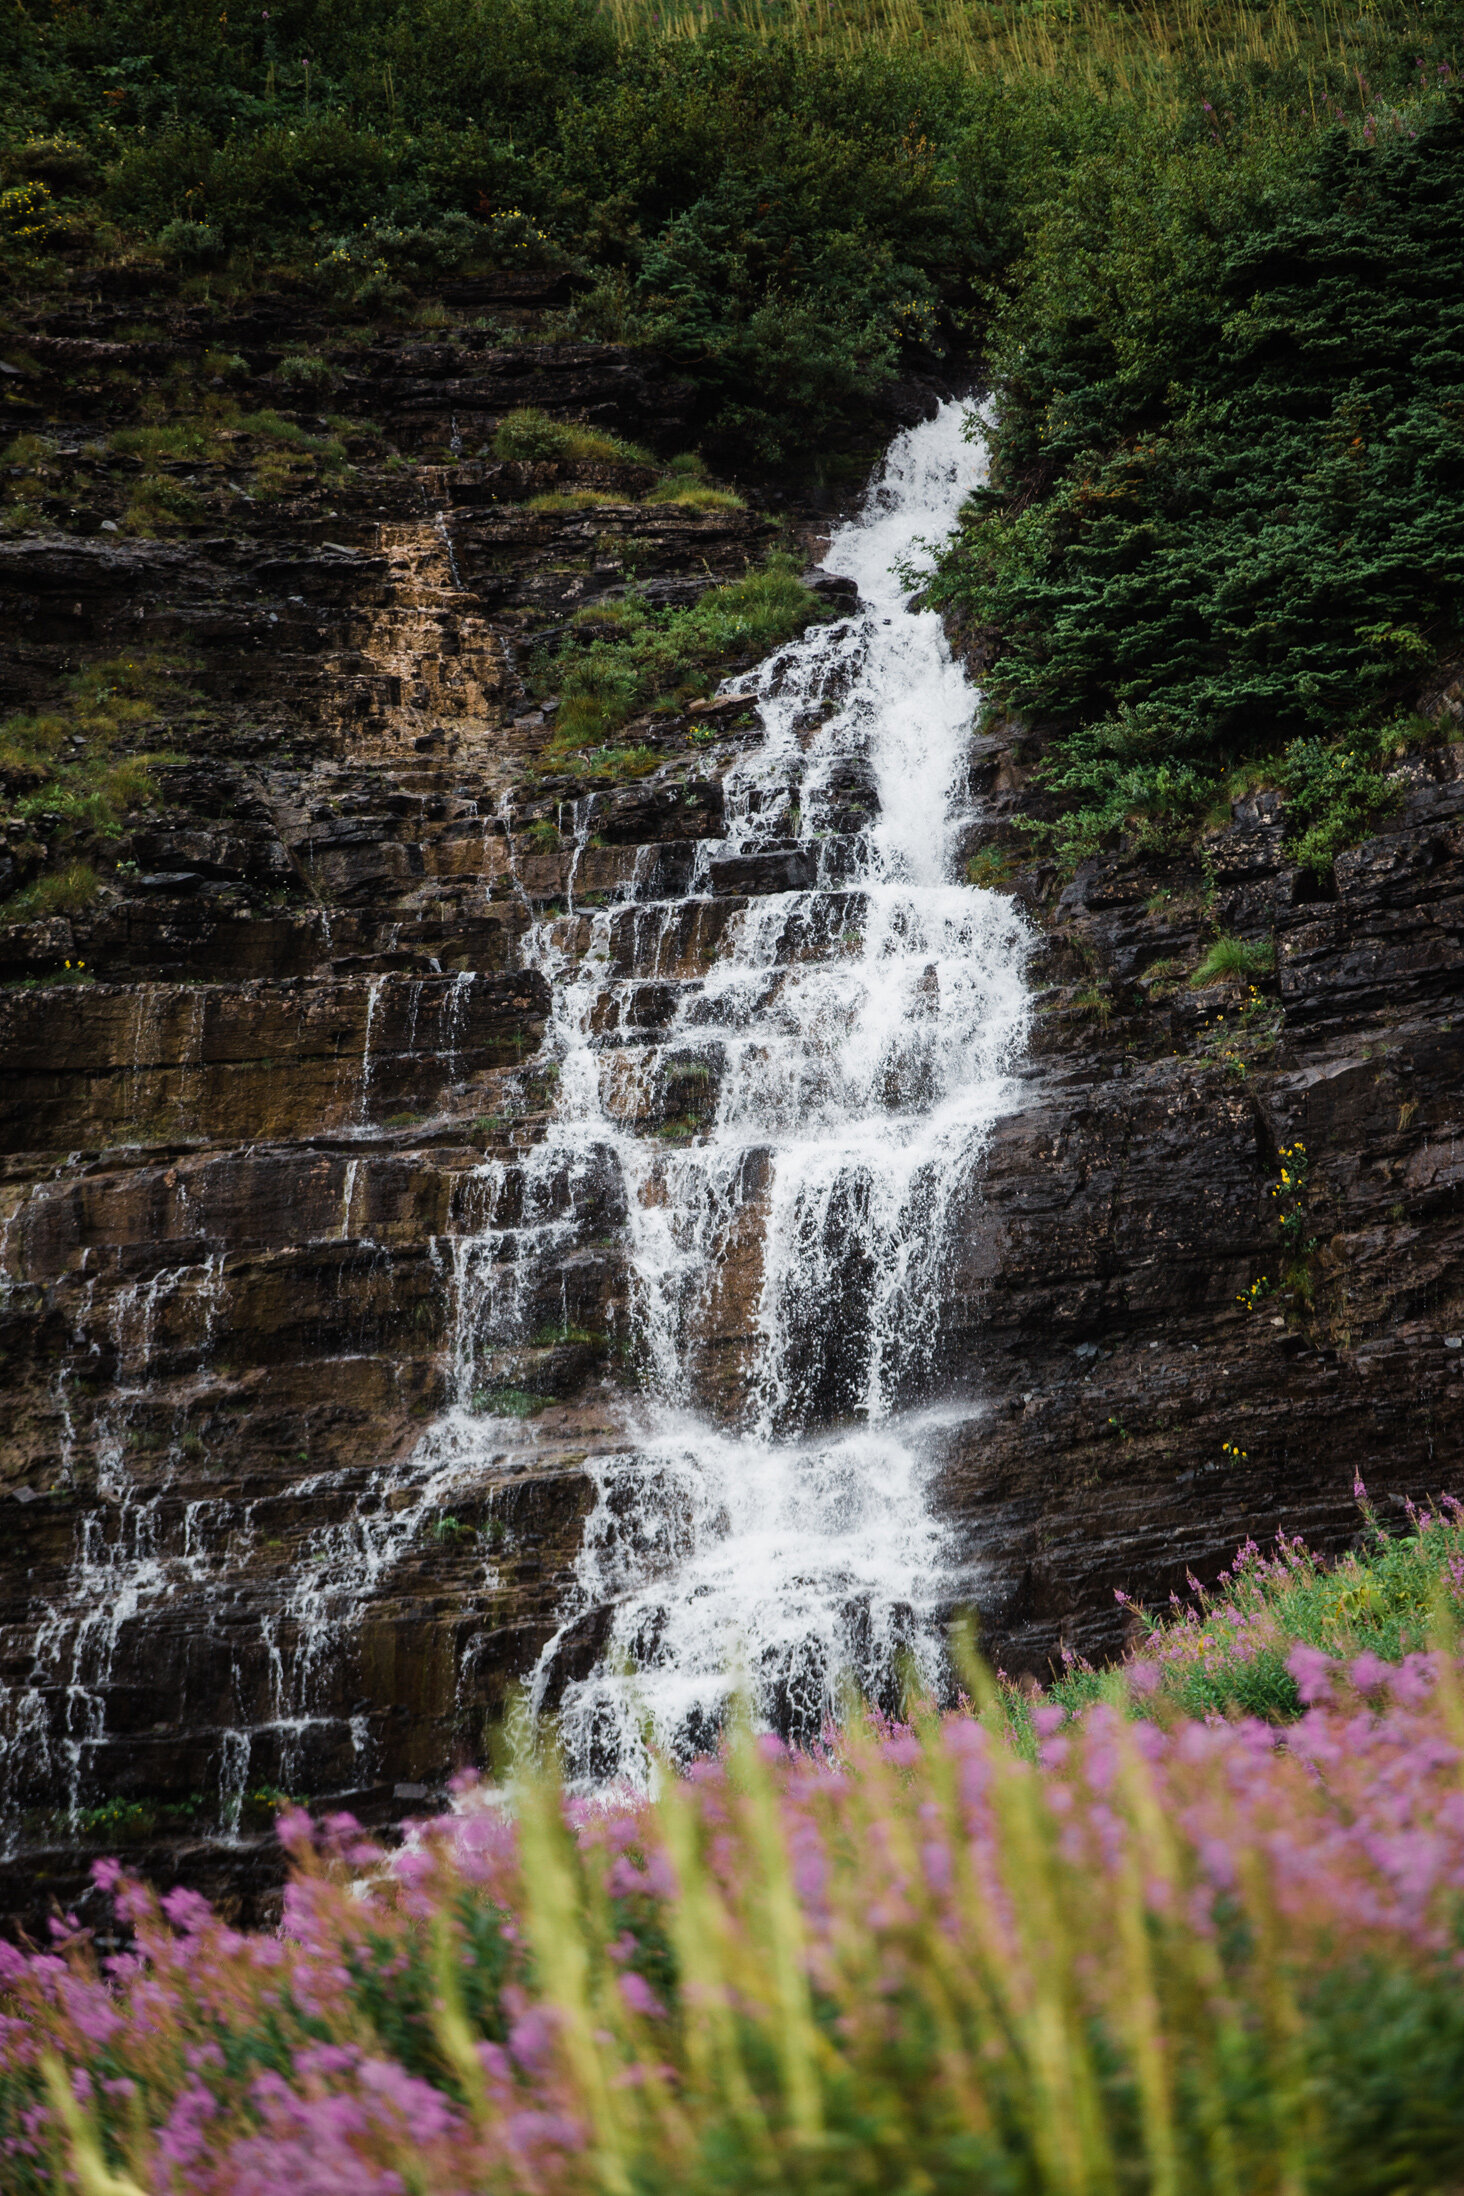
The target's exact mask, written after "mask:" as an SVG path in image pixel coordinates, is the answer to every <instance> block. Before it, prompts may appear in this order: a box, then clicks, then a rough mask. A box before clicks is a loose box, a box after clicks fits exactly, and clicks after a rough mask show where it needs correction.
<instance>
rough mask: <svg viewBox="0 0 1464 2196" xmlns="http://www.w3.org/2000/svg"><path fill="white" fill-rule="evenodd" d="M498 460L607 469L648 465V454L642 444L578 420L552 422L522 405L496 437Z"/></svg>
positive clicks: (497, 430) (500, 423) (505, 421)
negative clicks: (563, 462) (579, 464)
mask: <svg viewBox="0 0 1464 2196" xmlns="http://www.w3.org/2000/svg"><path fill="white" fill-rule="evenodd" d="M493 454H494V456H495V457H500V458H510V459H518V460H520V461H524V462H527V463H530V464H542V463H546V462H550V461H553V460H556V459H557V460H578V461H580V462H583V463H590V464H593V463H600V464H605V465H625V464H632V465H644V464H646V463H647V462H648V459H647V454H646V452H645V451H644V450H643V449H642V448H641V447H640V445H639V444H638V443H634V442H626V441H624V440H623V439H622V438H621V437H620V436H619V435H612V434H608V433H606V432H605V431H604V430H602V429H600V428H597V427H585V426H582V425H580V424H579V423H578V422H576V421H574V420H567V419H552V418H551V417H550V415H549V414H548V413H547V412H541V411H539V410H538V409H537V407H535V406H534V405H531V404H526V405H522V406H521V407H520V408H519V410H518V411H516V412H510V413H509V414H508V416H507V417H506V418H505V419H501V420H500V421H499V423H498V426H497V429H496V430H495V432H494V436H493Z"/></svg>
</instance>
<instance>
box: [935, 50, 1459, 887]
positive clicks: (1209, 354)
mask: <svg viewBox="0 0 1464 2196" xmlns="http://www.w3.org/2000/svg"><path fill="white" fill-rule="evenodd" d="M1105 223H1106V224H1108V226H1106V227H1105V226H1104V224H1105ZM994 409H995V422H996V423H995V427H994V431H993V436H992V441H993V449H994V457H995V474H996V486H995V487H994V488H993V489H992V490H991V491H988V492H987V493H986V494H985V495H984V496H983V497H982V498H980V499H979V508H978V509H977V510H976V511H975V512H974V513H973V515H972V518H971V521H970V523H969V524H968V526H967V527H966V529H965V531H964V534H963V536H962V537H961V539H960V540H959V542H958V543H957V544H956V546H955V547H954V548H953V549H952V550H951V551H950V552H949V553H948V554H947V556H946V557H945V558H944V559H943V562H942V569H941V571H940V574H939V576H938V578H937V580H936V582H935V584H934V586H933V588H932V591H931V592H932V598H933V599H934V600H937V601H939V602H942V603H944V604H945V605H946V606H947V607H949V608H950V609H952V610H953V611H955V612H956V613H957V614H958V615H960V616H961V617H963V618H964V619H966V620H967V621H968V622H969V624H970V625H971V627H972V628H973V629H975V630H976V631H977V632H979V633H980V634H982V635H983V636H984V639H985V645H986V649H987V654H988V656H989V658H990V660H991V663H992V669H991V671H990V674H989V683H990V688H991V691H992V693H993V696H994V697H995V698H996V699H998V700H999V701H1000V702H1002V703H1003V704H1005V705H1007V706H1010V707H1014V708H1017V709H1020V710H1022V711H1025V712H1027V713H1028V714H1029V715H1030V716H1031V717H1032V718H1033V719H1034V720H1036V721H1037V722H1039V723H1041V724H1042V725H1044V726H1045V727H1047V728H1049V729H1050V730H1052V731H1054V732H1056V733H1057V734H1058V735H1059V736H1060V746H1059V749H1058V753H1057V755H1056V757H1055V758H1054V759H1053V760H1052V761H1051V762H1050V763H1049V765H1048V768H1047V773H1046V776H1047V782H1048V783H1049V784H1050V786H1051V787H1052V788H1053V790H1054V791H1056V792H1057V793H1058V794H1059V795H1060V796H1061V798H1062V803H1063V806H1064V807H1065V809H1066V810H1067V814H1066V815H1065V816H1064V817H1063V819H1062V821H1061V822H1059V823H1058V824H1056V825H1055V826H1049V827H1048V832H1049V835H1050V836H1053V837H1055V838H1056V839H1057V841H1058V843H1059V846H1060V847H1061V848H1062V850H1063V851H1065V852H1067V853H1069V854H1077V853H1081V852H1084V851H1087V850H1088V849H1090V848H1091V847H1093V846H1094V845H1096V844H1098V843H1100V842H1101V841H1102V839H1103V838H1104V837H1105V836H1106V835H1107V834H1109V833H1110V832H1113V831H1115V830H1119V829H1123V828H1125V827H1127V828H1137V829H1138V830H1139V831H1140V834H1141V836H1147V837H1148V838H1150V839H1162V838H1163V837H1164V836H1166V834H1169V835H1172V833H1173V831H1174V829H1175V828H1176V826H1177V825H1180V824H1183V823H1184V822H1186V821H1188V820H1192V819H1193V818H1194V817H1195V816H1197V815H1198V813H1199V812H1200V811H1201V810H1202V809H1203V808H1204V807H1205V806H1207V805H1208V804H1209V802H1210V801H1211V800H1213V798H1214V797H1215V794H1216V791H1217V790H1218V789H1219V788H1220V786H1221V785H1222V784H1223V781H1224V778H1225V775H1226V773H1227V772H1228V771H1229V770H1230V769H1232V768H1233V767H1234V766H1235V765H1236V764H1237V763H1238V762H1242V761H1244V760H1246V759H1247V758H1254V757H1256V756H1258V755H1271V756H1273V757H1274V758H1275V764H1276V775H1277V777H1278V779H1279V780H1280V781H1281V782H1289V783H1290V784H1291V787H1292V789H1293V791H1294V792H1295V793H1296V794H1297V796H1298V804H1299V806H1298V814H1299V817H1300V819H1301V821H1302V822H1303V824H1304V825H1306V826H1307V827H1308V829H1307V832H1306V834H1305V836H1304V837H1303V839H1302V841H1301V844H1300V846H1299V849H1298V853H1299V857H1300V858H1301V859H1302V860H1304V861H1307V862H1309V863H1312V864H1314V865H1316V866H1323V865H1324V864H1325V862H1326V861H1327V860H1329V859H1330V856H1331V853H1332V852H1334V851H1335V850H1336V847H1337V846H1338V845H1339V844H1342V843H1345V842H1346V839H1347V838H1348V837H1349V836H1353V837H1355V836H1357V835H1359V834H1360V832H1361V830H1362V829H1363V828H1365V826H1366V823H1367V822H1368V820H1369V818H1370V817H1371V816H1372V815H1373V814H1376V813H1377V812H1378V810H1379V808H1380V807H1381V805H1382V804H1383V802H1384V800H1385V795H1386V789H1385V786H1384V783H1383V779H1382V776H1381V774H1380V772H1379V771H1378V768H1377V763H1378V759H1379V753H1380V750H1381V749H1383V748H1385V747H1387V746H1388V745H1390V744H1392V743H1393V741H1395V740H1396V738H1397V732H1396V729H1395V720H1396V719H1397V718H1398V716H1399V712H1400V710H1402V709H1403V708H1404V707H1405V705H1406V701H1407V698H1408V696H1409V694H1410V693H1411V691H1412V690H1413V689H1414V688H1415V687H1416V685H1417V682H1418V679H1419V676H1420V673H1421V672H1422V671H1424V670H1425V669H1426V668H1427V667H1428V666H1429V665H1430V664H1431V663H1432V662H1433V661H1435V660H1436V659H1437V658H1439V657H1440V656H1441V655H1446V654H1448V653H1449V652H1451V651H1456V650H1457V649H1458V648H1459V646H1460V643H1461V639H1464V438H1461V435H1460V429H1459V420H1460V417H1461V416H1464V98H1461V96H1460V95H1459V94H1457V93H1454V92H1452V91H1446V92H1445V93H1443V94H1442V95H1441V96H1439V97H1438V98H1437V99H1433V100H1431V101H1425V102H1423V103H1422V104H1420V106H1419V107H1418V109H1417V110H1416V112H1415V115H1414V122H1413V126H1411V127H1408V128H1402V127H1400V128H1398V129H1397V130H1395V131H1391V132H1389V133H1388V134H1387V136H1386V139H1385V140H1384V141H1380V142H1377V143H1373V142H1370V141H1366V140H1364V141H1363V142H1360V143H1359V142H1354V141H1353V140H1352V138H1351V137H1350V136H1349V133H1348V132H1347V131H1346V130H1345V129H1343V128H1342V127H1341V126H1337V127H1335V128H1333V129H1331V130H1329V131H1327V132H1325V133H1324V134H1323V136H1322V137H1321V140H1320V142H1319V144H1318V145H1317V148H1316V150H1315V152H1314V153H1313V154H1311V155H1310V156H1309V157H1308V158H1306V159H1305V160H1304V161H1302V162H1301V163H1300V164H1295V165H1282V166H1278V161H1277V147H1276V142H1275V140H1274V138H1272V139H1269V140H1268V139H1267V137H1266V136H1265V134H1264V133H1263V132H1261V133H1258V134H1257V136H1256V138H1255V140H1254V142H1252V143H1250V144H1249V145H1242V146H1240V147H1238V148H1237V149H1235V150H1234V151H1233V152H1232V151H1231V150H1230V149H1229V148H1228V147H1227V146H1226V145H1225V144H1223V143H1218V142H1217V143H1215V144H1212V145H1209V146H1204V145H1201V146H1197V147H1195V148H1193V149H1192V150H1190V151H1188V152H1186V153H1183V154H1182V155H1181V154H1180V153H1179V152H1176V151H1172V150H1169V149H1167V148H1156V146H1155V144H1154V143H1153V141H1152V133H1151V142H1150V143H1149V144H1148V145H1147V146H1146V145H1144V144H1142V143H1141V144H1139V145H1138V146H1132V145H1127V146H1117V147H1115V148H1114V149H1113V150H1112V151H1111V152H1110V153H1108V154H1107V155H1105V156H1104V157H1103V158H1102V159H1101V160H1098V159H1094V160H1093V161H1090V162H1089V163H1088V164H1087V166H1086V167H1085V169H1084V172H1083V175H1082V177H1081V178H1079V177H1077V176H1075V177H1074V179H1073V182H1072V186H1071V188H1070V189H1069V191H1068V192H1067V194H1066V195H1064V196H1063V197H1062V198H1061V199H1060V200H1059V201H1058V203H1057V205H1056V206H1055V208H1054V209H1053V211H1052V213H1051V214H1050V216H1049V219H1048V222H1047V225H1046V227H1045V229H1044V231H1043V234H1042V236H1041V237H1040V239H1039V240H1038V242H1037V243H1036V244H1035V245H1034V247H1033V251H1032V254H1031V259H1030V264H1029V269H1028V278H1027V280H1026V282H1025V284H1024V286H1023V288H1022V290H1021V291H1020V293H1019V295H1018V297H1017V299H1016V301H1015V302H1014V304H1013V306H1012V308H1011V311H1010V314H1009V318H1008V321H1007V324H1006V327H1005V330H1004V334H1003V338H1002V348H1001V350H1000V352H999V370H998V376H997V389H996V396H995V404H994ZM1329 780H1330V783H1329V782H1328V781H1329Z"/></svg>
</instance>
